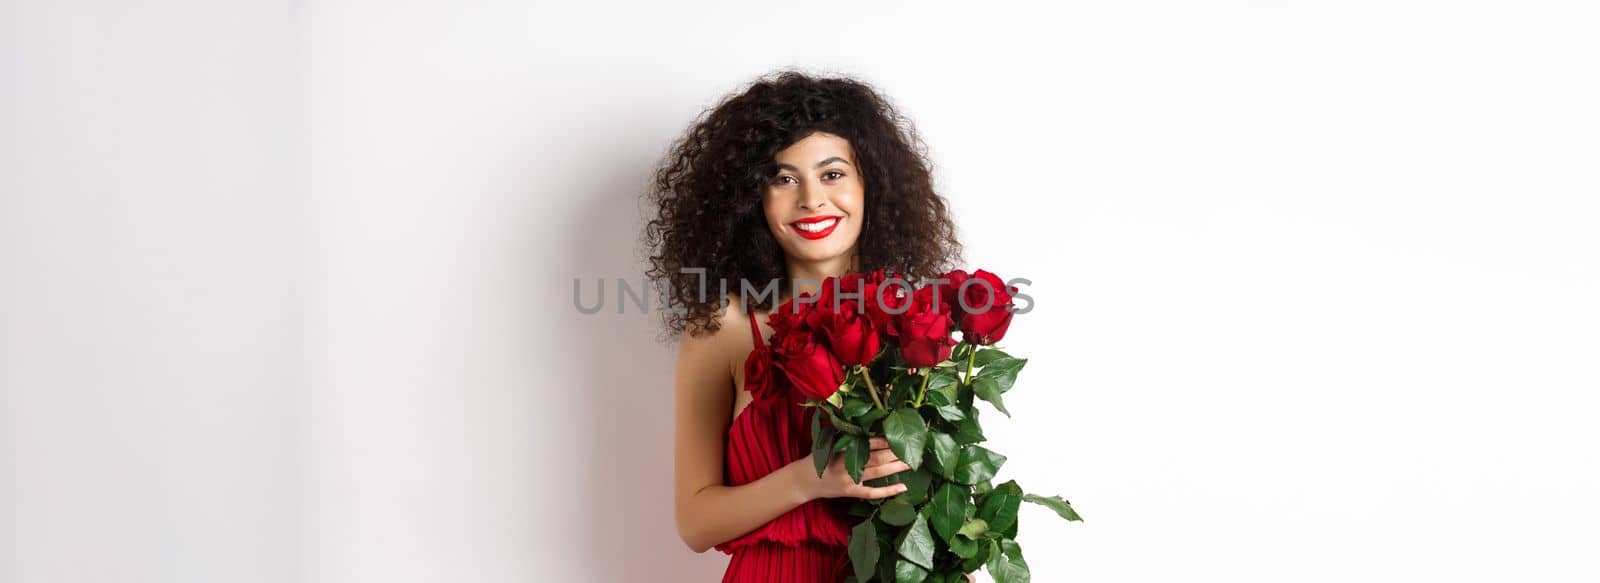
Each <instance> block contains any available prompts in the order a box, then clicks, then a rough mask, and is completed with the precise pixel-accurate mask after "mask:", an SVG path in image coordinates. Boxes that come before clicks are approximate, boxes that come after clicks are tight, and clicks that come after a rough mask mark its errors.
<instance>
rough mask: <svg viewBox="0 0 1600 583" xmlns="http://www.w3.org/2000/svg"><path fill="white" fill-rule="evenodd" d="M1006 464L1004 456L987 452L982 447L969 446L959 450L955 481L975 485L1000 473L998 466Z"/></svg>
mask: <svg viewBox="0 0 1600 583" xmlns="http://www.w3.org/2000/svg"><path fill="white" fill-rule="evenodd" d="M1005 463H1006V456H1003V455H1000V454H998V453H995V452H992V451H989V450H988V449H985V448H984V447H983V446H978V445H969V446H966V447H963V448H961V457H960V461H957V462H956V472H955V474H956V475H955V481H957V482H960V483H962V484H977V483H978V482H982V481H984V480H987V479H989V478H993V477H994V475H995V473H997V472H999V471H1000V466H1002V465H1004V464H1005Z"/></svg>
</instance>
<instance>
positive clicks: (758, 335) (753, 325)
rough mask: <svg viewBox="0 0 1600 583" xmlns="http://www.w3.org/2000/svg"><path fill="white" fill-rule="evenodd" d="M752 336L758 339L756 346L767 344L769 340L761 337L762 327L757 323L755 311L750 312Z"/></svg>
mask: <svg viewBox="0 0 1600 583" xmlns="http://www.w3.org/2000/svg"><path fill="white" fill-rule="evenodd" d="M750 336H752V337H754V338H755V339H756V346H766V345H767V342H766V341H765V340H762V339H761V327H760V326H757V325H756V313H755V312H750Z"/></svg>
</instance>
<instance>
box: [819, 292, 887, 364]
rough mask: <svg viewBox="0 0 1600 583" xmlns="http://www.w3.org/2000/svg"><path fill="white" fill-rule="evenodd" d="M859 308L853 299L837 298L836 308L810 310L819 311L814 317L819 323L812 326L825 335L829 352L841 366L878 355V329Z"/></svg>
mask: <svg viewBox="0 0 1600 583" xmlns="http://www.w3.org/2000/svg"><path fill="white" fill-rule="evenodd" d="M860 310H861V308H860V307H859V305H858V304H857V303H856V302H855V301H854V300H845V301H843V302H840V304H839V311H837V312H833V311H827V310H825V309H823V308H818V309H817V311H816V312H814V313H813V314H814V315H816V314H822V316H821V317H818V318H816V323H817V324H819V326H817V327H816V328H815V329H816V330H817V332H818V333H820V334H822V335H823V336H825V337H827V339H828V345H829V346H831V347H833V354H834V355H835V356H837V357H838V358H839V363H840V364H843V365H844V366H855V365H858V364H866V363H867V362H868V361H871V360H872V357H874V356H877V355H878V347H879V344H880V343H879V340H878V332H877V331H876V330H874V329H873V327H872V320H870V319H868V318H867V317H866V315H864V314H862V313H861V312H860Z"/></svg>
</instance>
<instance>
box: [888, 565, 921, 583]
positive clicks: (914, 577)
mask: <svg viewBox="0 0 1600 583" xmlns="http://www.w3.org/2000/svg"><path fill="white" fill-rule="evenodd" d="M927 579H928V570H927V569H924V568H922V567H921V566H919V565H917V564H916V563H913V562H911V561H908V560H906V559H900V560H898V561H895V565H894V583H922V582H923V581H926V580H927Z"/></svg>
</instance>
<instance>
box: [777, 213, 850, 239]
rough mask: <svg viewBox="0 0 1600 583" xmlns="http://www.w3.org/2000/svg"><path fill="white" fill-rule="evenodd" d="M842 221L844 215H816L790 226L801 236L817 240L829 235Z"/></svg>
mask: <svg viewBox="0 0 1600 583" xmlns="http://www.w3.org/2000/svg"><path fill="white" fill-rule="evenodd" d="M842 222H844V217H814V218H810V219H802V220H799V221H795V222H793V223H789V227H790V228H792V229H794V231H795V233H798V234H799V235H800V236H801V237H805V238H807V239H812V240H816V239H821V238H823V237H826V236H828V234H829V233H832V232H833V229H834V228H835V227H838V226H839V223H842Z"/></svg>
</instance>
